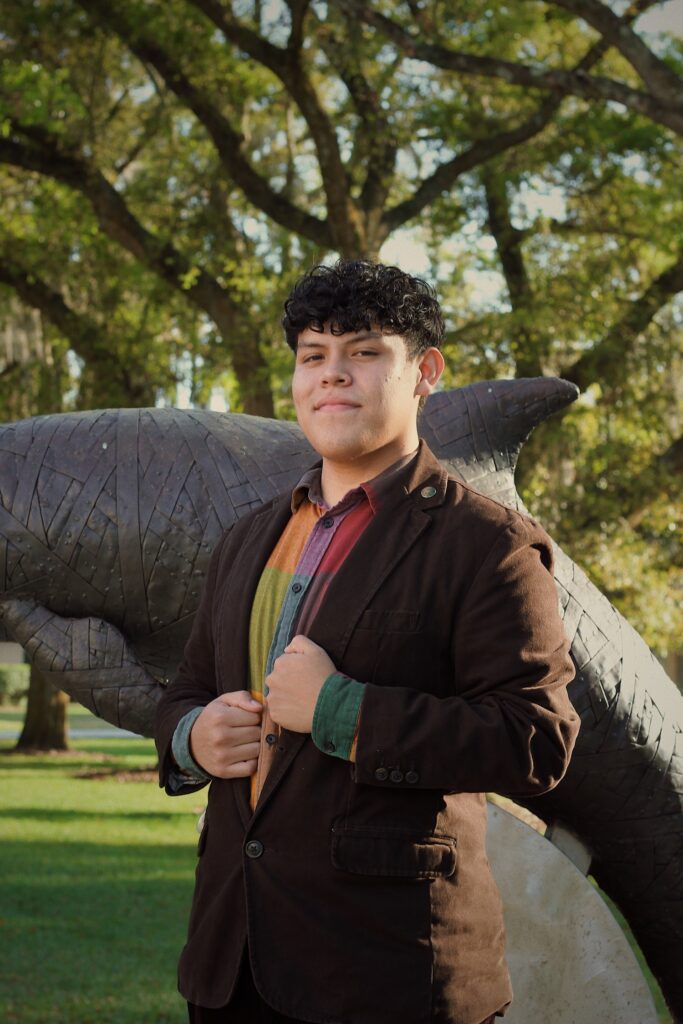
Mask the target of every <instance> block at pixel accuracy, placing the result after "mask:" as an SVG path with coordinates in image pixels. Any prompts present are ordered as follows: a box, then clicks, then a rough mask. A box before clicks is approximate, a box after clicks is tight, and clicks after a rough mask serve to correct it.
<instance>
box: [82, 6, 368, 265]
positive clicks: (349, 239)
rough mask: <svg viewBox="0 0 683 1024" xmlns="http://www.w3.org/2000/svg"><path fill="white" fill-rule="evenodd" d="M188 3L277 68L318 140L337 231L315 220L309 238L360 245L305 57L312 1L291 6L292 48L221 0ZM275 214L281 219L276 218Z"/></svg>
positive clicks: (330, 127)
mask: <svg viewBox="0 0 683 1024" xmlns="http://www.w3.org/2000/svg"><path fill="white" fill-rule="evenodd" d="M86 2H87V0H86ZM189 2H190V3H191V4H192V6H193V7H196V8H197V10H199V11H201V12H202V13H203V14H204V15H205V16H206V17H207V18H209V20H210V21H211V22H212V23H213V24H214V25H215V26H216V28H217V29H218V30H219V31H220V32H222V34H223V35H224V36H225V38H226V39H228V40H229V41H230V42H231V43H234V44H235V45H236V46H238V47H239V48H240V49H241V50H243V51H244V52H245V53H248V54H249V56H250V57H253V58H254V60H257V61H259V63H261V64H263V65H264V66H265V67H267V68H268V69H269V70H270V71H272V72H273V74H275V75H276V76H277V77H278V78H279V79H280V81H281V82H282V84H283V85H284V86H285V88H286V89H287V90H288V92H289V94H290V96H291V97H292V99H293V100H294V102H295V103H296V104H297V106H298V108H299V110H300V111H301V114H302V116H303V118H304V120H305V121H306V124H307V125H308V127H309V129H310V132H311V137H312V139H313V142H314V144H315V148H316V153H317V155H318V164H319V166H320V173H321V176H322V180H323V187H324V189H325V196H326V200H327V211H328V226H329V228H330V229H331V236H332V237H329V238H327V239H325V238H323V232H322V230H321V229H322V228H324V227H325V225H323V223H322V222H321V221H317V220H316V225H317V226H318V227H317V230H316V236H315V237H314V235H313V234H312V233H309V234H308V235H307V237H309V238H310V239H311V240H312V241H314V242H316V243H317V244H323V245H324V244H328V245H329V246H330V248H335V249H338V250H339V251H341V252H347V253H351V252H354V251H356V250H357V249H358V247H359V245H362V240H361V235H362V231H360V230H359V228H360V225H359V223H358V221H357V216H356V211H355V210H354V209H353V206H352V204H351V202H350V197H349V180H348V175H347V172H346V168H345V167H344V163H343V161H342V158H341V153H340V151H339V143H338V141H337V134H336V131H335V128H334V124H333V123H332V121H331V120H330V118H329V117H328V116H327V114H326V112H325V110H324V109H323V107H322V104H321V103H320V100H319V98H318V95H317V93H316V91H315V89H314V87H313V84H312V82H311V80H310V78H309V77H308V75H307V74H306V72H305V70H304V67H303V64H302V62H301V41H302V31H303V28H302V22H303V16H304V14H305V10H306V7H307V6H308V4H307V3H298V4H292V5H290V7H291V9H292V32H291V34H290V39H289V44H288V46H287V49H284V50H283V49H280V47H277V46H274V45H273V44H272V43H270V42H268V41H267V40H265V39H263V38H262V37H261V36H259V35H257V34H256V33H255V32H253V31H252V30H251V29H250V28H247V27H246V26H245V25H242V24H240V22H238V21H237V19H235V18H233V17H232V16H231V15H229V14H228V12H227V11H226V10H225V9H224V8H223V6H222V5H221V4H220V3H219V2H218V0H189ZM193 109H194V108H193ZM235 180H236V179H235ZM258 205H259V206H260V208H261V209H262V210H264V212H265V213H269V211H268V210H267V209H266V208H265V206H263V205H262V203H259V204H258ZM273 219H274V220H278V218H275V217H274V218H273ZM278 223H281V224H283V226H284V227H287V226H288V225H287V224H284V223H283V221H282V220H278ZM300 233H302V234H303V233H304V232H301V231H300Z"/></svg>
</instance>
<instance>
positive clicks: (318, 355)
mask: <svg viewBox="0 0 683 1024" xmlns="http://www.w3.org/2000/svg"><path fill="white" fill-rule="evenodd" d="M321 358H322V356H321V355H320V353H317V354H316V355H311V356H304V359H303V360H302V361H303V362H304V363H310V362H311V360H312V359H321Z"/></svg>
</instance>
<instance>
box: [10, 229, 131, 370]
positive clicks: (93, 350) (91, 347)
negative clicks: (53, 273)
mask: <svg viewBox="0 0 683 1024" xmlns="http://www.w3.org/2000/svg"><path fill="white" fill-rule="evenodd" d="M20 248H21V239H19V238H13V237H11V236H8V235H7V233H4V234H3V238H2V243H1V246H0V281H1V282H2V283H3V284H6V285H9V287H10V288H13V289H14V291H15V292H16V293H17V295H18V296H19V298H20V299H21V300H22V301H23V302H24V303H25V304H26V305H27V306H30V307H31V308H32V309H37V310H39V311H40V312H41V313H42V314H43V316H44V317H45V318H46V320H49V321H50V323H51V324H53V325H54V326H55V327H56V328H57V329H58V330H59V331H61V333H62V334H63V335H64V337H65V338H67V340H68V341H69V343H70V345H71V348H72V349H73V350H74V352H75V353H76V355H77V356H79V357H80V358H81V359H83V360H84V361H85V362H88V361H90V360H92V358H93V356H95V357H96V358H97V360H98V361H102V362H106V363H108V364H111V367H112V369H113V370H114V371H115V372H116V373H117V374H118V373H119V372H120V370H121V367H120V365H119V362H118V360H117V359H116V357H115V355H114V353H113V351H112V347H111V342H110V340H109V339H108V338H107V337H106V334H104V333H103V331H102V328H101V327H100V325H99V324H98V323H97V322H96V321H95V320H93V319H92V317H89V316H87V314H85V313H77V312H75V310H73V309H72V308H71V307H70V306H69V305H67V303H66V302H65V300H64V297H63V296H62V295H61V294H60V293H59V292H57V291H55V290H54V289H53V288H51V287H50V286H49V285H48V284H47V283H46V282H45V281H43V280H42V279H41V278H39V277H38V276H37V274H36V273H35V271H33V270H31V271H28V270H27V269H26V268H25V267H23V266H22V265H21V263H20V262H19V261H18V260H17V259H16V257H15V256H13V255H10V253H16V252H17V251H18V250H19V249H20Z"/></svg>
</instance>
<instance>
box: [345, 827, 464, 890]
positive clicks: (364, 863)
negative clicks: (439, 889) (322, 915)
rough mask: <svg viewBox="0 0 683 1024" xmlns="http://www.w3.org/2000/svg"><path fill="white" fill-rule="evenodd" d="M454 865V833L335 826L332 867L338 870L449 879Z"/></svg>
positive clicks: (360, 873)
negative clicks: (421, 833) (420, 832)
mask: <svg viewBox="0 0 683 1024" xmlns="http://www.w3.org/2000/svg"><path fill="white" fill-rule="evenodd" d="M455 864H456V840H455V838H454V837H453V836H446V835H436V834H430V835H416V834H414V833H410V832H404V831H402V830H401V829H395V830H394V829H390V828H373V827H371V826H356V825H343V826H334V827H333V828H332V866H333V867H335V868H337V869H338V870H339V871H348V872H350V873H351V874H356V875H382V876H385V877H392V878H442V877H443V878H448V877H449V876H450V875H452V874H453V873H454V871H455Z"/></svg>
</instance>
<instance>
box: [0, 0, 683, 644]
mask: <svg viewBox="0 0 683 1024" xmlns="http://www.w3.org/2000/svg"><path fill="white" fill-rule="evenodd" d="M660 7H661V4H657V3H654V2H651V0H650V2H648V0H634V2H631V3H627V4H624V3H616V2H614V3H606V2H602V0H545V2H544V0H519V2H515V3H514V4H508V3H505V2H503V0H486V2H483V0H464V2H462V3H458V4H457V5H454V4H452V3H447V2H442V0H421V2H420V0H407V2H388V0H373V2H371V3H365V2H361V0H328V2H320V0H287V2H285V0H273V2H265V0H261V2H259V0H234V2H233V3H230V2H229V0H164V2H163V3H162V2H161V0H148V2H144V3H143V2H141V0H106V2H105V0H33V2H32V3H30V4H27V3H25V2H22V0H3V4H2V13H3V32H2V37H1V38H0V49H1V51H2V57H3V61H2V70H1V71H0V183H1V187H2V196H3V217H2V223H1V224H0V413H1V415H2V418H3V419H4V420H9V419H16V418H20V417H23V416H30V415H35V414H37V413H43V412H54V411H59V410H67V409H73V408H76V409H85V408H96V407H102V406H145V405H154V404H155V403H159V402H167V403H172V402H173V401H174V400H175V395H176V387H177V384H178V381H179V380H182V381H184V382H186V384H187V386H188V388H189V391H190V398H191V401H192V402H193V403H195V404H197V405H203V404H206V403H207V402H208V400H209V396H210V394H211V392H212V389H213V388H215V387H216V386H218V387H220V388H222V389H223V390H224V392H225V394H226V396H227V398H228V400H229V403H230V407H231V408H232V409H234V410H241V411H245V412H249V413H255V414H258V415H264V416H272V415H277V416H284V417H290V416H292V415H293V411H292V407H291V402H290V400H289V393H288V377H289V372H290V368H291V353H289V350H288V349H287V348H286V346H285V344H284V341H283V340H282V337H281V330H280V328H279V320H280V315H281V307H282V302H283V299H284V297H285V296H286V294H287V292H288V291H289V289H290V288H291V286H292V284H293V283H294V281H295V280H296V278H297V277H298V276H299V275H300V274H301V273H302V272H303V271H304V270H305V269H306V268H307V267H308V266H310V265H311V264H312V263H314V262H317V261H320V260H323V259H329V258H332V257H333V256H334V255H335V254H343V255H345V256H369V257H373V258H374V257H379V258H384V259H387V258H388V257H387V256H386V254H387V253H391V252H392V251H396V250H395V249H392V246H393V245H395V243H396V241H397V240H398V239H406V238H410V239H412V240H414V241H416V242H419V244H420V245H421V246H422V247H423V251H424V253H425V254H426V260H427V265H426V268H425V276H426V277H427V278H428V279H429V280H431V281H432V282H433V283H434V284H435V285H436V286H437V288H438V292H439V295H440V298H441V299H442V302H443V305H444V308H445V312H446V315H447V326H448V331H447V338H446V344H445V356H446V361H447V371H446V375H445V381H444V383H445V386H447V387H454V386H459V385H464V384H467V383H469V382H471V381H473V380H477V379H482V378H488V377H514V376H517V377H524V376H535V375H539V374H556V375H560V376H562V377H565V378H566V379H568V380H572V381H574V382H575V383H576V384H578V385H579V387H580V388H581V390H582V396H581V398H580V399H579V401H578V402H577V403H575V404H574V405H573V406H572V407H571V408H570V409H569V410H567V411H566V412H565V413H564V414H563V415H560V416H556V417H555V418H553V419H552V420H550V421H548V422H547V423H545V424H543V425H542V426H541V427H540V428H539V429H538V430H537V431H536V432H535V433H534V435H533V436H532V438H531V440H530V442H529V443H528V444H527V446H526V447H525V449H524V451H523V454H522V461H521V464H520V467H519V472H518V482H519V489H520V492H521V493H522V496H523V497H524V500H525V501H526V503H527V505H528V507H529V508H530V509H531V510H532V511H533V512H534V513H535V514H537V515H538V516H539V517H540V518H541V519H542V521H543V522H544V524H545V525H546V527H547V528H548V530H549V531H550V532H551V533H552V535H553V536H554V538H555V539H556V540H557V541H558V542H559V543H561V544H562V546H563V547H564V548H565V549H566V550H567V552H568V553H569V554H571V555H572V556H573V557H574V558H575V559H576V560H577V561H578V562H580V563H581V565H582V566H583V567H584V568H585V569H586V570H587V571H588V572H589V574H590V575H591V577H592V578H593V580H594V581H595V582H596V583H597V584H598V586H600V587H601V589H602V590H603V591H604V592H605V593H607V594H608V596H609V597H610V598H611V600H612V601H613V602H614V603H615V604H616V605H617V606H618V607H619V608H620V610H621V611H622V612H623V613H624V614H625V615H626V616H627V617H628V618H629V619H630V620H631V622H632V623H633V624H634V625H635V626H636V628H638V629H639V630H640V631H641V632H642V633H643V635H644V636H645V638H646V639H647V640H648V642H649V643H650V644H651V645H652V646H654V647H655V648H656V649H657V650H659V651H660V652H662V653H665V652H672V651H675V650H677V649H679V648H680V641H679V639H678V638H679V637H680V634H681V627H682V626H683V611H682V610H681V605H682V602H681V601H680V596H681V590H682V589H683V550H682V547H681V539H680V524H681V500H680V499H681V489H682V487H681V466H682V464H683V438H682V436H681V434H682V430H681V428H682V420H683V416H682V399H683V359H682V339H683V330H682V314H683V305H682V304H681V299H680V294H681V292H683V244H682V243H681V239H682V238H683V230H682V228H683V198H682V197H683V189H682V188H681V184H682V182H681V177H682V175H681V155H682V136H683V45H682V42H681V38H680V35H679V34H678V33H676V32H667V33H660V34H658V35H653V34H650V33H648V32H646V31H645V30H644V29H643V28H642V27H641V26H642V24H643V23H644V15H647V13H648V12H650V13H651V10H650V9H652V10H656V9H658V8H660ZM645 24H646V22H645ZM389 261H391V259H389Z"/></svg>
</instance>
